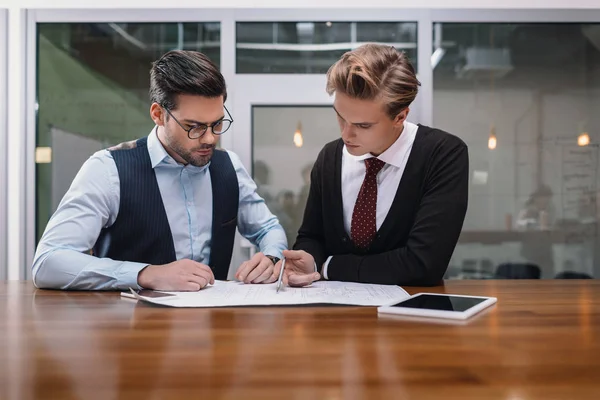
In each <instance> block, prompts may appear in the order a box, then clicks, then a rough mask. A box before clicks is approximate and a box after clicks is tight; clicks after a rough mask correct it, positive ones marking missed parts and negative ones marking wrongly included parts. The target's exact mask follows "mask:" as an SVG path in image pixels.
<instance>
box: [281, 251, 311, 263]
mask: <svg viewBox="0 0 600 400" xmlns="http://www.w3.org/2000/svg"><path fill="white" fill-rule="evenodd" d="M305 254H306V252H305V251H304V250H284V251H283V256H284V257H285V258H286V259H288V258H289V259H290V260H301V259H302V258H303V257H304V255H305ZM286 262H287V260H286Z"/></svg>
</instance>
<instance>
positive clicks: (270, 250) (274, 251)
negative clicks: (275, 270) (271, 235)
mask: <svg viewBox="0 0 600 400" xmlns="http://www.w3.org/2000/svg"><path fill="white" fill-rule="evenodd" d="M262 253H263V254H264V255H266V256H273V257H277V258H279V259H282V258H283V251H282V250H281V249H279V248H277V247H275V246H269V247H267V248H265V249H264V250H262Z"/></svg>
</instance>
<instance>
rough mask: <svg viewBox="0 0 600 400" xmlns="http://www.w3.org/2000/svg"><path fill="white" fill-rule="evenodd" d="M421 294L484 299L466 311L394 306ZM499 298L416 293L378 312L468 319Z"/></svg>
mask: <svg viewBox="0 0 600 400" xmlns="http://www.w3.org/2000/svg"><path fill="white" fill-rule="evenodd" d="M421 295H433V296H445V297H465V298H475V299H484V301H482V302H481V303H479V304H477V305H475V306H473V307H471V308H469V309H467V310H465V311H444V310H434V309H430V308H411V307H400V306H396V307H392V306H393V305H395V304H398V303H401V302H403V301H407V300H410V299H412V298H414V297H418V296H421ZM497 301H498V299H497V298H496V297H487V296H470V295H463V294H452V293H425V292H421V293H415V294H413V295H412V296H409V297H407V298H405V299H402V300H397V301H394V302H393V303H390V304H386V305H383V306H381V307H378V308H377V312H378V313H384V314H399V315H412V316H417V317H428V318H450V319H462V320H464V319H468V318H470V317H472V316H473V315H475V314H477V313H478V312H480V311H482V310H483V309H485V308H488V307H490V306H492V305H494V304H495V303H496V302H497Z"/></svg>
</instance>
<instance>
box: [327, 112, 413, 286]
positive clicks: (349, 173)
mask: <svg viewBox="0 0 600 400" xmlns="http://www.w3.org/2000/svg"><path fill="white" fill-rule="evenodd" d="M418 129H419V127H418V126H417V125H416V124H413V123H411V122H408V121H406V122H404V129H403V130H402V134H401V135H400V136H399V137H398V139H396V141H395V142H394V143H393V144H392V145H391V146H390V147H389V148H388V149H387V150H386V151H384V152H383V153H381V154H380V155H379V156H378V157H377V158H378V159H380V160H381V161H383V162H385V165H384V166H383V168H382V169H381V171H380V172H379V174H377V214H376V224H377V230H379V228H380V227H381V224H383V221H384V220H385V217H386V216H387V214H388V212H389V211H390V208H391V207H392V202H393V201H394V197H396V192H397V191H398V186H399V185H400V180H401V179H402V174H403V173H404V169H405V168H406V163H407V162H408V156H409V155H410V151H411V150H412V146H413V143H414V142H415V137H416V135H417V130H418ZM371 157H373V155H371V154H364V155H362V156H353V155H352V154H350V153H349V152H348V149H346V146H344V150H343V152H342V201H343V205H344V228H345V229H346V232H347V233H348V236H350V227H351V225H352V213H353V212H354V205H355V204H356V199H357V198H358V192H360V188H361V186H362V184H363V181H364V179H365V174H366V172H367V167H366V166H365V159H367V158H371ZM332 257H333V256H329V257H328V258H327V261H326V262H325V265H324V266H323V277H324V278H325V279H328V278H327V266H328V265H329V262H330V261H331V258H332Z"/></svg>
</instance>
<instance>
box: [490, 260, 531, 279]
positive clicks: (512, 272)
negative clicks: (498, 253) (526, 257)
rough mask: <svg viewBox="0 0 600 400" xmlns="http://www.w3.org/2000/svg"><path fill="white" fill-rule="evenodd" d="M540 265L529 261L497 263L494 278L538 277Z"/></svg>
mask: <svg viewBox="0 0 600 400" xmlns="http://www.w3.org/2000/svg"><path fill="white" fill-rule="evenodd" d="M541 275H542V272H541V270H540V267H538V266H537V265H535V264H531V263H504V264H500V265H498V267H497V268H496V273H495V274H494V278H495V279H540V276H541Z"/></svg>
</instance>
